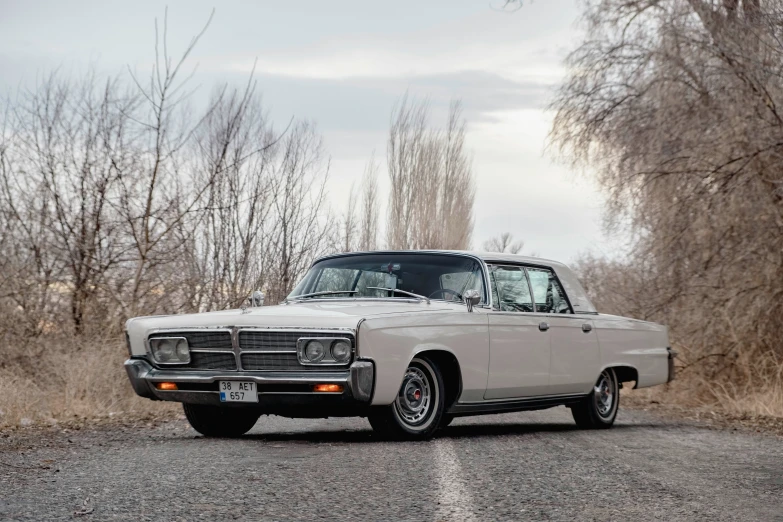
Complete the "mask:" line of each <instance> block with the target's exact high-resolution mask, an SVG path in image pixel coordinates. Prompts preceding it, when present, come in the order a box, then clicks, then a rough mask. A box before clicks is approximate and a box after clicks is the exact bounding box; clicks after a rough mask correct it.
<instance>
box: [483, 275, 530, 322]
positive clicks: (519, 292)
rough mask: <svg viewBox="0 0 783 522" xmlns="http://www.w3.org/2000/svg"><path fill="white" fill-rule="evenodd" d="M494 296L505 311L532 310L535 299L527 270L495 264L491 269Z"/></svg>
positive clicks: (495, 300)
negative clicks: (528, 280) (529, 284)
mask: <svg viewBox="0 0 783 522" xmlns="http://www.w3.org/2000/svg"><path fill="white" fill-rule="evenodd" d="M490 278H491V281H492V297H493V300H494V302H496V303H498V306H499V307H500V310H501V311H503V312H532V311H533V300H532V299H531V297H530V287H529V286H528V284H527V276H526V275H525V271H524V270H523V269H521V268H519V267H516V266H494V267H491V270H490Z"/></svg>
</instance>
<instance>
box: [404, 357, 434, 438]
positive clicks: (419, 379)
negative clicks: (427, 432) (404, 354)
mask: <svg viewBox="0 0 783 522" xmlns="http://www.w3.org/2000/svg"><path fill="white" fill-rule="evenodd" d="M431 397H432V390H431V387H430V383H429V380H428V379H427V376H426V375H424V372H423V371H422V370H420V369H419V368H415V367H411V368H408V370H407V371H406V372H405V377H404V378H403V381H402V386H401V387H400V393H399V395H398V396H397V400H396V402H395V406H396V407H397V411H398V413H399V414H400V417H401V418H402V419H403V420H404V421H405V422H406V423H408V424H411V425H416V424H419V423H421V422H423V421H424V420H425V419H426V417H427V414H428V413H429V410H430V405H431V403H432V399H431Z"/></svg>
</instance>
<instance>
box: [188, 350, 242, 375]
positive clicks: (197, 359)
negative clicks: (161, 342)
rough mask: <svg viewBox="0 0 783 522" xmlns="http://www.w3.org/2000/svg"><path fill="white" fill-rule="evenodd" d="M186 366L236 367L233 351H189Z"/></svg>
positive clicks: (204, 368)
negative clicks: (188, 361) (188, 362)
mask: <svg viewBox="0 0 783 522" xmlns="http://www.w3.org/2000/svg"><path fill="white" fill-rule="evenodd" d="M187 367H188V368H192V369H194V370H231V371H234V370H236V369H237V358H236V357H235V356H234V352H223V353H220V352H190V364H189V365H187Z"/></svg>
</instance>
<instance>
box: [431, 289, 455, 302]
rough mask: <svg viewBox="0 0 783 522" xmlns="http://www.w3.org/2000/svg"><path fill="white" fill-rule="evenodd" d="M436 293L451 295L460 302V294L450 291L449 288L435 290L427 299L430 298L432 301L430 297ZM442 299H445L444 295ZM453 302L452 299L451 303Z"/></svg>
mask: <svg viewBox="0 0 783 522" xmlns="http://www.w3.org/2000/svg"><path fill="white" fill-rule="evenodd" d="M438 293H441V294H446V293H449V294H452V295H454V296H456V297H457V299H459V300H460V301H462V294H460V293H459V292H457V291H455V290H451V289H450V288H439V289H437V290H435V291H434V292H432V293H431V294H430V295H429V298H430V299H432V296H434V295H435V294H438ZM443 297H446V296H445V295H444V296H443ZM453 300H454V299H452V301H453Z"/></svg>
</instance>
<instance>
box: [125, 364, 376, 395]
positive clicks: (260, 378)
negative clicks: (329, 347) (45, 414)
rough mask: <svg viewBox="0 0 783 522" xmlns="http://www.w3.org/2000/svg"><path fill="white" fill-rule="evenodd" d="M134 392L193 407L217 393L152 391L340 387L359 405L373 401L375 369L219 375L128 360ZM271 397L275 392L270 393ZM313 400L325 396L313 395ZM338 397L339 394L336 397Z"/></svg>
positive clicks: (356, 367)
mask: <svg viewBox="0 0 783 522" xmlns="http://www.w3.org/2000/svg"><path fill="white" fill-rule="evenodd" d="M125 371H127V372H128V377H129V378H130V382H131V385H132V386H133V390H134V391H135V392H136V394H137V395H139V396H141V397H146V398H148V399H153V400H169V401H177V402H192V403H214V402H215V401H216V400H217V401H219V392H218V391H217V390H193V389H188V390H177V391H163V390H158V389H157V388H156V387H155V384H156V383H159V382H173V383H177V384H195V385H199V384H206V385H208V384H211V383H215V382H217V381H251V382H254V383H256V385H257V387H258V391H259V395H262V394H265V393H266V392H265V388H267V387H269V386H270V385H271V386H274V385H304V386H312V385H315V384H341V385H343V387H344V390H345V391H344V392H343V393H342V394H341V396H342V397H344V398H349V399H353V400H354V401H357V402H361V403H369V402H370V399H371V398H372V390H373V384H374V381H375V368H374V366H373V363H372V361H366V360H358V361H355V362H354V363H353V364H352V365H351V366H350V368H349V369H348V370H345V371H341V372H323V373H321V372H314V371H308V372H306V373H305V372H263V373H259V372H231V373H226V372H221V371H197V370H181V371H176V370H174V371H172V370H161V369H158V368H154V367H153V366H152V365H151V364H150V363H149V361H147V360H146V359H128V360H127V361H125ZM269 394H270V395H274V392H269ZM304 395H309V394H304ZM312 395H313V396H323V395H325V394H319V393H312ZM335 395H338V394H335Z"/></svg>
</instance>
